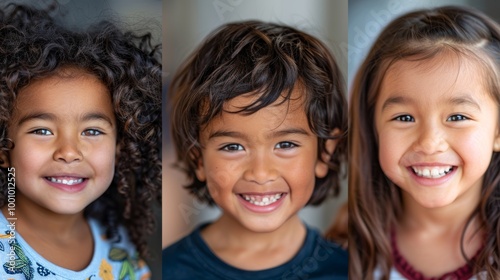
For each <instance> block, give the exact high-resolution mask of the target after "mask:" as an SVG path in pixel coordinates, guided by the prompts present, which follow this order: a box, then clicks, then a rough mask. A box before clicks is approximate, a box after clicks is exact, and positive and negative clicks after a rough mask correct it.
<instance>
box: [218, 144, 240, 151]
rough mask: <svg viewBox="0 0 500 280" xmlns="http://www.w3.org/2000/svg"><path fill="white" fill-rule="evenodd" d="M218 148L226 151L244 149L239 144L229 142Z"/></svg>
mask: <svg viewBox="0 0 500 280" xmlns="http://www.w3.org/2000/svg"><path fill="white" fill-rule="evenodd" d="M235 148H236V149H235ZM220 150H221V151H226V152H236V151H243V150H245V149H244V148H243V146H241V145H240V144H235V143H231V144H227V145H225V146H223V147H222V148H220Z"/></svg>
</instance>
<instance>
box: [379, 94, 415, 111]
mask: <svg viewBox="0 0 500 280" xmlns="http://www.w3.org/2000/svg"><path fill="white" fill-rule="evenodd" d="M411 103H414V101H413V99H411V98H408V97H404V96H393V97H389V98H387V100H385V101H384V104H383V105H382V111H384V110H385V109H386V108H387V107H391V106H392V105H400V104H411Z"/></svg>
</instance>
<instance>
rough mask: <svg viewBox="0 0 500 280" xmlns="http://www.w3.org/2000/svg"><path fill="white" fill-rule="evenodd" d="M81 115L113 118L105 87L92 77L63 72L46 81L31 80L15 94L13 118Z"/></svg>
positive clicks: (71, 70) (45, 78)
mask: <svg viewBox="0 0 500 280" xmlns="http://www.w3.org/2000/svg"><path fill="white" fill-rule="evenodd" d="M85 111H102V113H105V114H109V115H111V116H113V115H114V110H113V106H112V102H111V95H110V93H109V91H108V89H107V87H106V86H105V85H104V84H103V83H102V82H101V81H100V80H99V79H98V78H97V77H95V76H94V75H92V74H89V73H87V72H84V71H82V70H79V69H74V68H67V69H62V70H60V71H58V72H56V73H55V74H53V75H50V76H48V77H44V78H41V79H36V80H33V81H32V82H31V83H30V84H29V85H28V86H26V87H24V88H22V89H21V90H19V92H18V96H17V98H16V101H15V106H14V111H13V117H14V118H15V117H18V116H19V115H20V114H31V113H43V112H53V113H55V114H59V115H61V116H62V115H72V114H75V113H85ZM62 117H65V116H62Z"/></svg>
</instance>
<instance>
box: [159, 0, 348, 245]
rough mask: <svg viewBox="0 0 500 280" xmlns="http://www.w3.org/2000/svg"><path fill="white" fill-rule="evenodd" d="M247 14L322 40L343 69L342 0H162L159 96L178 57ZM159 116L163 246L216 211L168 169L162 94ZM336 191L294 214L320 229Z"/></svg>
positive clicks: (332, 211)
mask: <svg viewBox="0 0 500 280" xmlns="http://www.w3.org/2000/svg"><path fill="white" fill-rule="evenodd" d="M247 19H259V20H264V21H272V22H277V23H282V24H286V25H290V26H292V27H296V28H298V29H300V30H302V31H305V32H307V33H310V34H312V35H313V36H316V37H317V38H319V39H320V40H322V41H323V42H324V43H325V44H326V45H327V46H328V47H329V48H330V49H331V50H332V53H333V54H334V56H335V58H336V60H337V63H338V65H339V67H340V68H341V70H342V71H343V74H344V77H345V75H346V74H347V48H346V46H347V0H340V1H331V0H315V1H308V0H272V1H270V0H166V1H164V3H163V71H164V95H163V96H164V97H165V96H166V94H167V88H168V85H169V83H170V79H171V78H172V76H173V74H174V73H175V71H176V69H177V68H178V67H179V65H180V64H181V63H182V62H183V60H184V59H185V58H186V57H187V56H188V55H189V54H190V53H191V52H192V51H194V49H195V48H196V47H197V46H198V45H199V44H200V43H201V42H202V41H203V39H204V38H205V36H207V35H208V34H209V33H210V32H211V31H212V30H214V29H216V28H217V27H219V26H220V25H222V24H224V23H227V22H232V21H241V20H247ZM164 102H165V104H164V108H167V112H164V113H165V114H164V119H163V125H164V127H163V137H164V139H163V141H164V142H163V143H164V144H163V212H162V214H163V215H162V219H163V238H162V243H163V246H164V247H165V246H167V245H169V244H171V243H172V242H175V241H177V240H178V239H180V238H181V237H183V236H185V235H187V234H188V233H189V232H191V231H192V230H193V229H194V228H195V226H196V225H198V224H200V223H202V222H204V221H213V220H215V219H216V218H217V217H218V216H219V215H220V211H219V209H217V208H216V207H209V206H207V205H205V204H202V203H200V202H198V201H197V200H195V199H194V198H192V197H191V196H189V194H188V193H187V192H186V191H185V190H184V189H183V187H182V186H183V185H185V184H186V183H187V181H186V178H185V177H184V175H183V173H181V172H179V171H178V170H176V169H174V168H172V164H173V162H174V157H175V152H174V151H173V150H172V145H171V139H170V134H169V131H170V128H169V120H168V114H169V113H168V110H169V104H168V102H167V100H166V99H165V98H164ZM346 197H347V189H346V184H344V187H343V189H342V190H341V195H340V197H338V198H335V199H330V200H328V201H326V202H325V203H324V204H322V205H321V206H319V207H306V208H305V209H303V210H302V211H301V212H300V213H299V215H300V217H301V218H302V220H303V221H305V222H306V223H307V224H309V225H311V226H313V227H316V228H318V229H320V230H321V231H323V232H324V231H325V229H327V228H328V227H329V226H330V225H331V224H332V222H333V219H334V217H335V215H336V212H337V209H338V207H339V206H340V205H341V204H342V203H343V202H344V201H345V200H346Z"/></svg>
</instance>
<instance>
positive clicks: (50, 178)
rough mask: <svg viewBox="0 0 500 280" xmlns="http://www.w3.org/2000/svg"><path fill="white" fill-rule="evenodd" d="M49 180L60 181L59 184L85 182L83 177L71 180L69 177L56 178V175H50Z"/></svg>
mask: <svg viewBox="0 0 500 280" xmlns="http://www.w3.org/2000/svg"><path fill="white" fill-rule="evenodd" d="M49 180H50V181H51V182H54V183H58V184H64V185H69V186H71V185H76V184H80V183H81V182H83V178H80V179H70V180H67V179H62V180H61V179H57V178H54V177H49Z"/></svg>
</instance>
